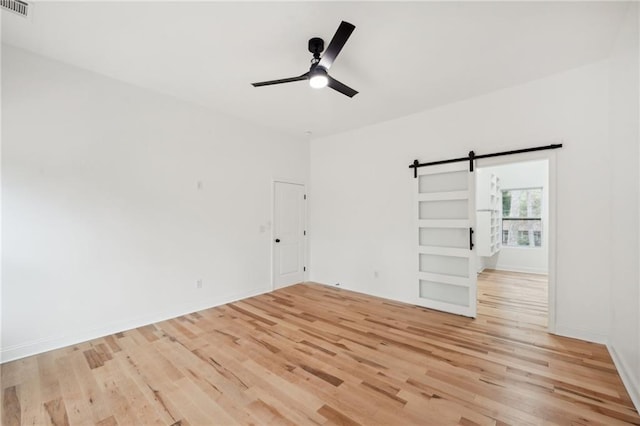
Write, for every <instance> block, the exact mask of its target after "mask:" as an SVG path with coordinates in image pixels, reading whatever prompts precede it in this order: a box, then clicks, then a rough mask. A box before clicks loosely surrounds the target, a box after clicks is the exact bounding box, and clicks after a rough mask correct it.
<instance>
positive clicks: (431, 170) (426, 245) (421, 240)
mask: <svg viewBox="0 0 640 426" xmlns="http://www.w3.org/2000/svg"><path fill="white" fill-rule="evenodd" d="M415 181H416V191H417V204H418V206H417V211H416V213H417V214H418V297H417V304H418V305H421V306H424V307H427V308H432V309H437V310H440V311H445V312H450V313H453V314H458V315H464V316H468V317H475V316H476V303H477V294H476V286H477V276H476V269H475V259H476V253H475V249H473V242H472V239H473V231H472V230H473V228H475V173H473V172H469V163H468V162H460V163H451V164H442V165H436V166H429V167H422V168H419V169H418V178H417V179H415Z"/></svg>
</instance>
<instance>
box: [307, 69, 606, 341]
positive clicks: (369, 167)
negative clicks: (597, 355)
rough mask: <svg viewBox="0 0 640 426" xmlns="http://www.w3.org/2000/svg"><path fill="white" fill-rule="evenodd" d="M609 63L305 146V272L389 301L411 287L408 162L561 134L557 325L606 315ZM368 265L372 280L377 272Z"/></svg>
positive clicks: (602, 330)
mask: <svg viewBox="0 0 640 426" xmlns="http://www.w3.org/2000/svg"><path fill="white" fill-rule="evenodd" d="M607 71H608V64H607V62H600V63H596V64H593V65H589V66H585V67H582V68H578V69H574V70H571V71H568V72H565V73H562V74H559V75H554V76H551V77H548V78H546V79H542V80H538V81H533V82H530V83H528V84H525V85H521V86H518V87H514V88H510V89H506V90H501V91H497V92H493V93H491V94H488V95H485V96H480V97H477V98H473V99H469V100H466V101H462V102H458V103H454V104H450V105H446V106H443V107H440V108H436V109H432V110H427V111H424V112H421V113H418V114H415V115H411V116H408V117H404V118H401V119H397V120H393V121H388V122H384V123H380V124H377V125H374V126H370V127H366V128H362V129H358V130H355V131H352V132H348V133H343V134H339V135H335V136H331V137H326V138H322V139H318V140H313V141H312V142H311V193H312V197H311V205H310V208H311V218H310V220H311V234H310V236H311V237H310V238H311V279H312V280H314V281H318V282H322V283H327V284H331V285H333V284H335V283H337V282H340V283H341V284H342V285H343V286H344V287H345V288H349V289H353V290H357V291H362V292H366V293H371V294H375V295H379V296H383V297H389V298H393V299H398V300H405V301H412V300H414V296H415V294H416V292H417V278H416V268H417V254H416V244H417V237H416V235H417V234H416V233H417V231H416V218H415V212H414V205H413V200H414V196H413V190H414V181H413V177H412V174H411V170H410V169H409V168H408V165H409V164H410V163H411V162H412V161H413V160H414V159H416V158H417V159H419V160H420V161H434V160H443V159H447V158H452V157H460V156H465V155H466V154H467V153H468V152H469V151H470V150H475V152H476V153H477V154H483V153H489V152H494V151H503V150H510V149H517V148H525V147H529V146H536V145H542V144H548V143H552V142H558V141H559V140H560V139H561V140H562V141H563V142H564V144H565V146H564V148H562V149H560V150H558V151H557V153H556V155H557V191H558V193H557V194H558V204H557V229H558V231H557V250H558V253H557V264H558V266H557V318H556V331H557V332H558V333H560V334H564V335H570V336H574V337H579V338H585V339H587V340H594V341H601V342H602V341H604V340H605V339H606V335H607V334H608V332H609V320H610V289H609V280H610V267H609V265H610V259H609V256H610V243H609V229H608V227H607V226H594V224H607V223H609V219H610V214H611V208H610V203H609V197H608V196H607V194H608V193H609V191H610V187H611V184H610V173H611V166H610V163H609V161H608V160H609V148H608V142H607V136H608V135H607V131H608V120H607V114H608V88H607V83H608V76H607ZM375 271H378V278H376V277H375Z"/></svg>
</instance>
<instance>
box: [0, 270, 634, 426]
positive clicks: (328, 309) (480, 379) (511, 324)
mask: <svg viewBox="0 0 640 426" xmlns="http://www.w3.org/2000/svg"><path fill="white" fill-rule="evenodd" d="M545 287H546V283H545V281H544V278H540V277H539V276H535V275H524V274H512V273H498V272H487V273H483V274H482V275H481V276H480V281H479V297H480V304H479V315H478V318H477V319H475V320H472V319H468V318H463V317H458V316H454V315H447V314H443V313H439V312H434V311H429V310H427V309H423V308H419V307H415V306H410V305H405V304H401V303H396V302H391V301H388V300H384V299H379V298H374V297H370V296H365V295H362V294H358V293H353V292H349V291H346V290H340V289H337V288H332V287H325V286H320V285H315V284H305V285H295V286H292V287H288V288H285V289H281V290H278V291H276V292H273V293H269V294H264V295H261V296H257V297H253V298H250V299H247V300H244V301H240V302H236V303H232V304H228V305H225V306H221V307H218V308H213V309H208V310H206V311H201V312H198V313H194V314H190V315H185V316H183V317H179V318H176V319H173V320H170V321H165V322H161V323H158V324H154V325H150V326H146V327H142V328H138V329H135V330H130V331H126V332H123V333H118V334H116V335H112V336H108V337H105V338H101V339H96V340H93V341H91V342H87V343H83V344H80V345H76V346H73V347H69V348H64V349H60V350H56V351H52V352H48V353H45V354H41V355H37V356H33V357H29V358H25V359H22V360H19V361H14V362H11V363H7V364H5V365H3V366H2V367H1V369H2V405H1V406H2V408H3V412H2V424H3V425H6V426H9V425H15V424H30V425H31V424H56V425H64V424H76V425H92V424H97V425H102V426H106V425H116V424H119V425H139V424H158V425H188V424H190V425H227V424H235V423H240V424H251V423H252V424H256V425H265V424H297V425H304V424H327V423H333V424H342V425H351V424H356V423H360V424H367V425H374V424H389V425H408V424H422V425H429V424H433V425H447V424H461V425H475V424H482V425H484V424H490V425H494V424H500V425H502V424H514V425H524V424H605V425H614V424H624V423H631V424H636V425H637V424H640V417H639V416H638V415H637V413H636V412H635V410H634V409H633V407H632V404H631V401H630V400H629V396H628V395H627V393H626V392H625V390H624V388H623V386H622V383H621V381H620V378H619V376H618V374H617V373H616V370H615V368H614V366H613V364H612V362H611V358H610V357H609V354H608V353H607V350H606V348H605V347H604V346H602V345H597V344H590V343H586V342H582V341H579V340H573V339H567V338H561V337H557V336H552V335H549V334H547V333H546V332H545V329H544V324H545V321H546V319H545V317H546V313H545V307H544V299H545V298H544V292H545V291H546V289H545ZM516 288H521V289H524V292H523V295H524V298H523V297H522V295H518V296H517V297H516V293H515V289H516Z"/></svg>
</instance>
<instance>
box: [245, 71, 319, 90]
mask: <svg viewBox="0 0 640 426" xmlns="http://www.w3.org/2000/svg"><path fill="white" fill-rule="evenodd" d="M308 78H309V73H308V72H306V73H304V74H302V75H301V76H298V77H291V78H283V79H280V80H270V81H261V82H259V83H251V85H252V86H253V87H260V86H271V85H272V84H282V83H292V82H294V81H302V80H307V79H308Z"/></svg>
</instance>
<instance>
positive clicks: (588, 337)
mask: <svg viewBox="0 0 640 426" xmlns="http://www.w3.org/2000/svg"><path fill="white" fill-rule="evenodd" d="M553 334H557V335H558V336H563V337H571V338H572V339H579V340H585V341H587V342H592V343H599V344H601V345H606V344H607V335H606V334H602V333H595V332H593V331H590V330H581V329H577V328H573V327H566V326H563V325H561V324H557V323H556V326H555V332H554V333H553Z"/></svg>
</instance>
